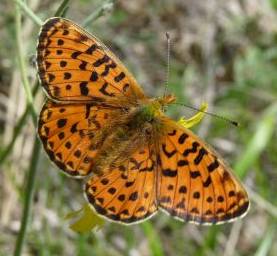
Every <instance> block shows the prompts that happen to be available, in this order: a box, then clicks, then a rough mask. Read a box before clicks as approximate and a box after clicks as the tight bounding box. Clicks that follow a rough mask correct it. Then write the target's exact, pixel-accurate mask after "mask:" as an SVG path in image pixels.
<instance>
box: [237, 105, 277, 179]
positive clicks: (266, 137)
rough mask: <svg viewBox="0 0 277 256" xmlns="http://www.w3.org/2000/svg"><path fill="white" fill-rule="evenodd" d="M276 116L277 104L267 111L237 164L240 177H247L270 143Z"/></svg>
mask: <svg viewBox="0 0 277 256" xmlns="http://www.w3.org/2000/svg"><path fill="white" fill-rule="evenodd" d="M276 115H277V104H273V105H272V106H270V107H269V108H268V109H266V110H265V112H264V114H263V115H262V117H261V118H260V120H259V121H258V124H257V128H256V131H255V132H254V134H253V136H252V139H251V140H250V142H249V143H248V144H247V145H246V149H245V150H243V152H244V154H243V155H242V156H241V157H240V158H239V160H238V162H237V163H236V164H235V168H234V169H235V170H236V173H237V174H238V175H239V176H240V177H243V176H245V174H246V172H247V169H248V168H249V167H250V166H251V165H253V164H254V162H255V161H256V159H257V158H258V157H259V155H260V154H261V153H262V151H263V150H264V149H265V147H266V146H267V144H268V143H269V142H270V139H271V137H272V135H273V131H274V128H275V126H276V124H275V120H276Z"/></svg>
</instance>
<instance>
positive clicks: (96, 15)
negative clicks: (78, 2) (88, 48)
mask: <svg viewBox="0 0 277 256" xmlns="http://www.w3.org/2000/svg"><path fill="white" fill-rule="evenodd" d="M114 2H115V0H107V1H106V2H104V3H103V4H102V5H101V6H100V7H99V8H98V9H96V10H95V11H94V12H93V13H92V14H91V15H89V16H88V17H87V18H86V19H85V20H84V21H83V23H82V27H84V28H85V27H87V26H88V25H89V24H90V23H91V22H92V21H95V20H97V19H98V18H99V17H101V16H103V15H104V14H105V13H106V12H108V11H110V10H111V9H112V8H113V5H114Z"/></svg>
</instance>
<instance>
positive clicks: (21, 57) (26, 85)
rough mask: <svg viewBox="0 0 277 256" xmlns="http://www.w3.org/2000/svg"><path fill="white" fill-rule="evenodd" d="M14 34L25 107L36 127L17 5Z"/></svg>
mask: <svg viewBox="0 0 277 256" xmlns="http://www.w3.org/2000/svg"><path fill="white" fill-rule="evenodd" d="M15 32H16V46H17V55H18V62H19V69H20V74H21V79H22V84H23V87H24V90H25V94H26V98H27V105H29V106H30V111H31V116H32V119H33V123H34V125H36V123H37V115H36V111H35V108H34V104H33V103H34V99H33V95H32V91H31V87H30V84H29V81H28V77H27V71H26V65H25V56H24V49H23V47H22V45H23V44H22V38H21V14H20V9H19V7H18V6H17V5H15Z"/></svg>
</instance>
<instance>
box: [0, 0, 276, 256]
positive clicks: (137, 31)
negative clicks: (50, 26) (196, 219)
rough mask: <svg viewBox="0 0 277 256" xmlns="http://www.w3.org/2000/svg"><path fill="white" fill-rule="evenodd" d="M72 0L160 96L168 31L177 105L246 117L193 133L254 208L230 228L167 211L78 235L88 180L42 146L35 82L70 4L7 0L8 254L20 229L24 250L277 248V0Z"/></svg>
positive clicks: (0, 177) (0, 188) (2, 105)
mask: <svg viewBox="0 0 277 256" xmlns="http://www.w3.org/2000/svg"><path fill="white" fill-rule="evenodd" d="M64 2H65V3H66V2H67V5H65V6H62V7H61V8H60V11H61V10H62V12H64V13H66V17H67V18H70V19H71V20H73V21H75V22H77V23H80V24H82V23H83V22H85V24H86V28H87V29H88V30H89V31H90V32H92V33H93V34H95V35H96V36H97V37H98V38H100V39H101V40H102V41H103V42H105V44H106V45H107V46H109V47H110V48H111V49H112V50H113V51H114V52H115V54H116V55H117V56H119V57H120V58H121V60H122V61H123V62H124V63H125V64H126V66H127V67H128V68H129V69H130V71H131V72H132V73H133V74H134V75H135V77H136V78H137V80H138V81H139V83H140V84H141V85H142V87H143V88H144V90H145V91H146V92H147V94H148V95H151V96H160V95H162V93H163V90H164V84H165V79H166V57H167V42H166V37H165V32H169V33H170V36H171V58H170V79H169V90H170V91H171V92H173V93H175V94H176V95H177V96H178V101H179V102H184V103H185V104H188V105H191V106H194V107H199V106H200V104H201V102H203V101H206V102H208V104H209V111H210V112H213V113H217V114H220V115H223V116H225V117H228V118H230V119H232V120H236V121H238V122H240V124H241V126H240V127H238V128H236V127H233V126H231V125H230V124H229V123H228V122H224V121H222V120H220V119H216V118H211V117H210V116H205V118H204V120H203V121H202V122H201V123H200V124H199V125H198V126H197V127H195V128H194V129H193V130H194V131H195V132H196V133H197V134H198V135H199V136H200V137H202V138H203V139H205V140H206V141H207V142H208V143H209V144H211V145H213V147H214V148H216V150H217V151H218V152H220V154H221V155H222V156H223V157H224V158H225V159H226V160H227V161H228V162H229V163H230V165H231V166H232V167H233V169H234V171H235V173H236V174H237V175H238V176H239V177H240V178H241V179H242V180H243V182H244V184H245V185H246V187H247V190H248V191H249V194H250V198H251V209H250V211H249V213H248V215H247V216H246V217H245V218H243V219H242V220H238V221H236V222H234V223H231V224H225V225H220V226H211V227H202V226H195V225H193V224H187V223H182V222H178V221H177V220H174V219H173V218H170V217H169V216H167V215H165V214H164V213H159V214H157V215H155V216H154V217H153V218H152V219H150V220H148V221H146V222H144V223H142V224H138V225H134V226H128V227H127V226H120V225H118V224H114V223H109V222H105V225H104V226H103V227H102V228H101V229H100V230H97V231H92V232H89V233H86V234H78V233H75V232H73V231H72V230H71V229H70V228H69V222H68V221H67V220H65V216H66V214H68V213H69V212H72V211H76V210H78V209H80V208H81V207H82V206H83V204H84V203H85V200H84V198H83V195H82V183H81V181H78V180H77V181H76V180H73V179H70V178H68V177H66V176H64V175H63V174H61V173H60V172H59V171H58V170H57V168H56V167H55V166H54V165H53V164H52V163H51V162H50V160H49V159H48V158H47V156H46V154H45V153H44V152H43V151H42V150H39V148H40V144H39V143H38V142H37V140H36V127H35V125H34V121H35V118H36V116H35V115H36V113H39V111H40V108H41V106H42V102H43V99H44V98H45V95H44V94H43V91H42V89H41V87H40V86H36V84H37V82H36V78H37V77H36V69H35V64H34V56H35V53H36V40H37V35H38V31H39V25H38V24H37V23H38V21H39V19H41V20H42V21H44V20H45V19H47V18H49V17H51V16H54V13H56V11H57V9H58V8H59V7H60V6H61V3H62V1H58V0H44V1H39V0H29V1H26V2H25V3H26V5H24V3H23V2H21V1H20V0H14V1H5V0H4V1H3V0H1V2H0V255H12V254H13V252H14V250H15V247H16V244H17V248H18V249H17V255H19V254H20V253H19V252H20V249H19V247H20V246H19V244H20V242H19V241H18V240H20V238H19V237H21V238H22V237H23V236H22V233H20V235H19V230H20V226H22V224H23V226H24V225H25V224H27V225H26V237H25V240H24V243H23V247H22V254H21V255H130V256H137V255H150V256H151V255H225V256H231V255H257V256H262V255H272V256H273V255H277V231H276V220H277V197H276V193H277V169H276V167H277V143H276V142H277V133H276V125H277V120H276V119H277V118H276V117H277V1H276V0H232V1H221V0H211V1H203V0H202V1H193V0H172V1H166V0H164V1H162V0H156V1H154V0H153V1H147V0H136V1H123V0H121V1H112V0H110V1H100V0H98V1H96V0H80V1H77V0H76V1H64ZM19 6H20V7H19ZM30 11H33V16H32V13H31V12H30ZM24 85H25V87H24ZM28 85H30V87H28ZM24 88H25V89H24ZM30 90H32V91H33V94H34V95H35V96H34V97H33V98H32V96H31V95H32V94H31V93H30ZM26 92H27V93H26ZM28 105H29V107H28ZM169 114H170V115H171V116H172V117H173V118H175V119H176V120H177V119H178V118H180V117H181V116H184V115H185V116H186V117H190V116H191V115H193V114H194V112H192V111H191V110H189V109H186V108H184V107H178V108H177V107H171V108H170V109H169ZM29 203H32V204H29ZM28 209H29V212H28V211H26V210H28ZM24 211H25V215H26V216H29V222H28V223H24V221H23V222H22V219H21V218H22V216H23V212H24ZM21 232H22V231H21ZM16 241H17V242H16Z"/></svg>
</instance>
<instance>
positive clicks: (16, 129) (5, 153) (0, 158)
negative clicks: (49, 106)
mask: <svg viewBox="0 0 277 256" xmlns="http://www.w3.org/2000/svg"><path fill="white" fill-rule="evenodd" d="M38 88H39V82H38V81H36V82H35V87H34V89H33V92H32V94H33V97H35V96H36V94H37V92H38ZM30 111H31V107H30V105H27V106H26V109H25V111H24V113H23V115H22V116H21V117H20V119H19V120H18V122H17V124H16V125H15V127H14V129H13V137H12V139H11V141H10V142H9V144H8V145H7V146H6V147H5V149H4V150H3V151H1V152H0V165H1V164H3V163H4V161H5V160H6V158H7V156H8V155H9V154H10V152H11V151H12V149H13V146H14V143H15V141H16V139H17V137H18V135H19V134H20V132H21V130H22V128H23V127H24V124H25V121H26V119H27V117H28V115H29V114H30Z"/></svg>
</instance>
